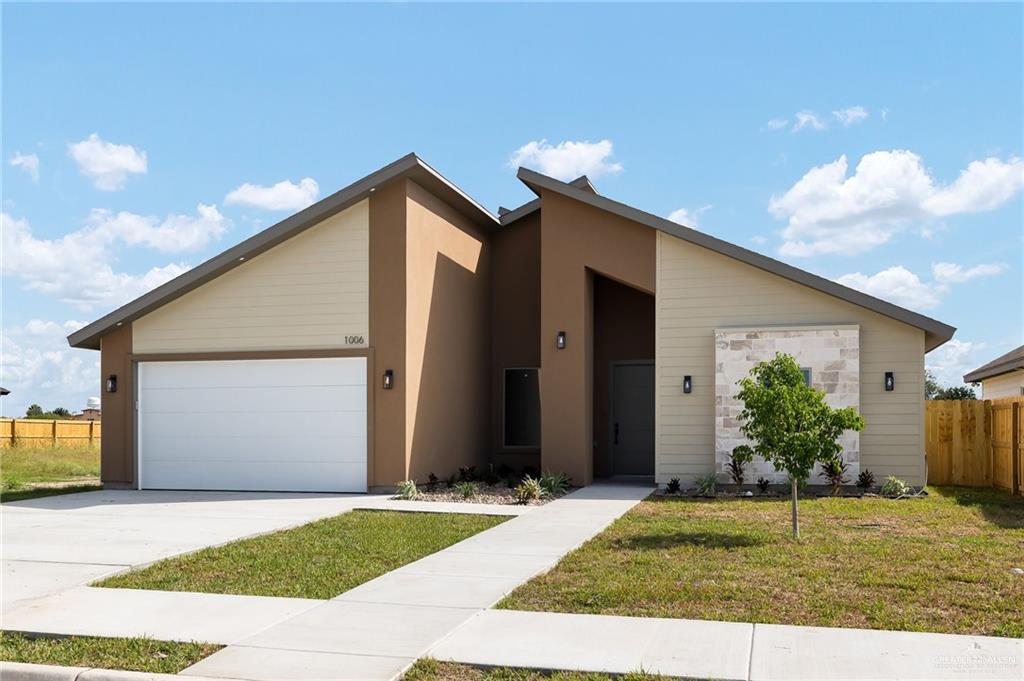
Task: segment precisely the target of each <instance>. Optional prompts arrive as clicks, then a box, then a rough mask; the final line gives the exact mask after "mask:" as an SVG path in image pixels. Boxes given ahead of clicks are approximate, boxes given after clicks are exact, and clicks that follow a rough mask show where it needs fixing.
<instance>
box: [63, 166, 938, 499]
mask: <svg viewBox="0 0 1024 681" xmlns="http://www.w3.org/2000/svg"><path fill="white" fill-rule="evenodd" d="M518 177H519V179H520V180H521V181H522V182H524V183H525V184H526V186H527V187H529V188H530V189H531V190H532V191H533V192H534V193H535V194H536V196H537V198H535V199H533V200H532V201H530V202H528V203H526V204H525V205H522V206H519V207H518V208H515V209H514V210H507V209H500V210H499V216H495V215H492V214H491V213H490V212H488V211H487V210H486V209H484V208H483V207H482V206H481V205H480V204H479V203H477V202H476V201H474V200H473V199H472V198H471V197H469V196H468V195H466V194H465V193H464V192H462V191H461V190H460V189H459V188H458V187H456V186H455V185H454V184H452V183H451V182H449V181H448V180H447V179H445V178H444V177H443V176H441V175H440V174H439V173H438V172H437V171H435V170H434V169H433V168H431V167H430V166H429V165H427V164H426V163H425V162H423V161H422V160H421V159H420V158H418V157H417V156H415V155H414V154H410V155H408V156H405V157H403V158H401V159H399V160H398V161H395V162H394V163H391V164H390V165H387V166H385V167H384V168H381V169H380V170H377V171H376V172H373V173H371V174H370V175H367V176H366V177H364V178H363V179H361V180H359V181H358V182H355V183H354V184H352V185H350V186H348V187H346V188H344V189H342V190H341V191H339V192H337V193H335V194H332V195H331V196H328V197H327V198H325V199H323V200H322V201H320V202H318V203H316V204H314V205H312V206H310V207H309V208H306V209H304V210H302V211H300V212H298V213H296V214H295V215H292V216H291V217H289V218H287V219H285V220H283V221H281V222H280V223H278V224H276V225H274V226H272V227H270V228H269V229H266V230H265V231H263V232H260V233H259V234H257V235H255V236H253V237H251V238H249V239H247V240H246V241H243V242H242V243H240V244H238V245H237V246H234V247H232V248H229V249H228V250H226V251H224V252H223V253H221V254H220V255H218V256H216V257H214V258H212V259H210V260H209V261H207V262H205V263H203V264H202V265H200V266H198V267H196V268H195V269H192V270H189V271H188V272H186V273H185V274H182V275H181V276H179V277H177V278H176V279H174V280H172V281H170V282H168V283H166V284H164V285H163V286H160V287H159V288H156V289H154V290H153V291H151V292H149V293H147V294H145V295H143V296H141V297H140V298H138V299H137V300H134V301H132V302H130V303H128V304H127V305H125V306H123V307H121V308H119V309H117V310H115V311H114V312H111V313H110V314H108V315H106V316H105V317H103V318H101V319H99V320H97V321H95V322H93V323H92V324H89V325H88V326H86V327H85V328H83V329H81V330H80V331H77V332H75V333H73V334H71V336H69V342H70V344H71V345H72V346H74V347H77V348H91V349H95V350H99V351H100V352H101V373H102V376H101V379H102V382H103V387H102V390H103V392H102V395H103V397H102V412H103V419H104V424H103V426H104V428H103V430H104V432H103V448H102V479H103V482H104V484H105V485H107V486H109V487H138V488H153V489H223V490H306V491H337V492H358V491H363V490H367V489H369V488H375V487H386V486H392V485H394V484H395V482H396V481H399V480H402V479H407V478H413V479H417V480H424V479H426V478H427V476H428V475H429V474H430V473H434V474H436V475H437V476H439V477H441V478H444V477H446V476H448V475H449V474H451V473H453V472H455V471H456V470H457V469H458V468H460V467H465V466H476V467H477V470H484V469H485V467H487V466H492V465H493V466H498V465H501V464H507V465H510V466H513V467H522V466H532V467H535V468H539V469H544V470H552V471H561V472H565V473H567V474H568V475H570V476H571V477H572V479H573V481H574V482H575V483H577V484H589V483H590V482H591V481H592V480H593V479H595V478H604V477H637V478H639V479H646V480H651V479H653V480H656V481H657V482H658V483H662V484H664V483H666V482H668V481H669V480H671V479H672V478H677V477H678V478H680V479H681V480H682V481H683V482H684V483H686V482H689V481H692V480H694V479H695V478H696V477H698V476H701V475H705V474H707V473H709V472H712V471H715V472H718V473H720V474H723V472H724V465H725V462H726V460H727V458H728V455H729V452H730V451H731V449H732V447H733V446H735V445H736V444H737V443H739V442H741V441H742V439H741V436H740V433H739V430H738V426H739V424H738V422H737V418H736V417H737V414H738V412H739V410H740V405H739V404H738V403H737V402H736V400H735V399H734V397H733V394H734V393H735V391H736V386H735V382H736V380H738V379H739V378H740V377H742V376H743V375H745V374H746V372H747V371H748V370H749V369H750V368H751V367H752V366H753V364H754V363H756V362H757V361H759V360H761V359H765V358H769V357H771V356H773V355H774V353H775V352H779V351H784V352H788V353H791V354H793V355H795V356H796V357H797V359H798V360H799V361H800V363H801V365H802V366H803V367H805V368H806V374H807V378H808V380H809V381H810V382H811V383H812V384H813V385H815V386H817V387H819V388H820V389H822V390H823V391H825V392H826V393H827V394H828V398H829V400H830V402H832V403H833V404H834V405H849V406H854V407H857V408H858V409H859V410H860V411H861V412H862V413H863V415H864V417H865V418H866V420H867V424H868V425H867V428H866V430H865V431H864V432H863V433H861V434H859V435H858V434H851V435H849V436H847V437H846V439H845V441H844V444H845V446H846V457H847V460H848V461H849V462H850V463H851V464H852V466H851V473H852V474H854V475H855V474H856V472H857V471H858V470H859V469H861V468H869V469H871V470H872V471H873V472H874V473H875V474H876V475H877V476H880V477H884V476H886V475H897V476H899V477H901V478H904V479H906V480H907V481H908V482H910V483H912V484H923V483H924V482H925V478H926V472H925V458H924V399H923V395H924V387H923V383H924V355H925V353H926V352H928V351H929V350H931V349H933V348H935V347H937V346H939V345H941V344H942V343H944V342H945V341H947V340H949V339H950V338H951V337H952V335H953V333H954V331H955V329H954V328H952V327H950V326H947V325H946V324H943V323H941V322H938V321H935V320H934V319H930V318H928V317H925V316H923V315H920V314H917V313H915V312H911V311H909V310H906V309H903V308H901V307H898V306H896V305H893V304H891V303H887V302H885V301H882V300H878V299H876V298H873V297H871V296H868V295H865V294H864V293H861V292H859V291H855V290H853V289H850V288H847V287H845V286H841V285H840V284H837V283H835V282H833V281H829V280H827V279H824V278H821V277H818V276H815V275H813V274H810V273H808V272H805V271H803V270H800V269H798V268H796V267H792V266H790V265H787V264H785V263H782V262H779V261H777V260H774V259H772V258H769V257H767V256H765V255H761V254H759V253H755V252H753V251H750V250H747V249H745V248H742V247H740V246H737V245H734V244H731V243H728V242H725V241H722V240H720V239H716V238H715V237H713V236H710V235H708V234H705V233H703V232H699V231H696V230H693V229H689V228H687V227H684V226H682V225H679V224H676V223H674V222H671V221H669V220H666V219H663V218H660V217H657V216H655V215H652V214H650V213H645V212H643V211H641V210H639V209H636V208H633V207H631V206H628V205H625V204H623V203H619V202H618V201H614V200H612V199H610V198H607V197H605V196H602V195H601V194H599V193H598V191H597V190H596V189H595V188H594V186H593V185H592V184H591V183H590V182H589V181H588V180H587V178H585V177H582V178H579V179H578V180H575V181H573V182H568V183H567V182H561V181H559V180H555V179H552V178H550V177H546V176H544V175H541V174H539V173H536V172H534V171H531V170H527V169H520V170H519V172H518ZM760 475H768V476H773V478H774V479H776V480H779V481H782V480H784V478H781V477H779V476H778V475H777V474H775V473H774V471H772V470H771V469H770V467H767V466H765V465H764V464H763V462H762V463H760V464H757V465H756V466H755V470H754V471H753V477H752V478H751V479H756V478H757V477H758V476H760Z"/></svg>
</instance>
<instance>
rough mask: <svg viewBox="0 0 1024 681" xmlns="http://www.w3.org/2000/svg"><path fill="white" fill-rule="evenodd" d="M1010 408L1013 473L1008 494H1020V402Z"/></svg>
mask: <svg viewBox="0 0 1024 681" xmlns="http://www.w3.org/2000/svg"><path fill="white" fill-rule="evenodd" d="M1010 408H1011V410H1012V411H1011V414H1010V416H1011V420H1010V424H1011V425H1010V434H1011V435H1010V470H1011V471H1012V472H1013V482H1012V483H1011V484H1010V492H1011V494H1020V465H1021V463H1020V402H1014V403H1013V404H1012V405H1010Z"/></svg>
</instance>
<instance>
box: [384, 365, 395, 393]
mask: <svg viewBox="0 0 1024 681" xmlns="http://www.w3.org/2000/svg"><path fill="white" fill-rule="evenodd" d="M394 387H395V372H394V371H392V370H391V369H385V370H384V389H385V390H391V389H392V388H394Z"/></svg>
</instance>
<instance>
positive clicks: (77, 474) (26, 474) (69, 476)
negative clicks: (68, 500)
mask: <svg viewBox="0 0 1024 681" xmlns="http://www.w3.org/2000/svg"><path fill="white" fill-rule="evenodd" d="M0 473H2V475H3V480H4V483H5V484H4V486H5V487H7V484H8V483H13V485H14V486H16V485H19V484H21V485H24V484H28V483H34V482H64V481H68V480H83V479H84V480H98V479H99V477H100V448H99V447H89V446H88V445H79V446H71V445H58V446H56V447H27V446H26V447H20V446H19V447H3V448H0Z"/></svg>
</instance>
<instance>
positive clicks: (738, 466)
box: [725, 445, 754, 490]
mask: <svg viewBox="0 0 1024 681" xmlns="http://www.w3.org/2000/svg"><path fill="white" fill-rule="evenodd" d="M753 460H754V450H753V449H751V448H750V447H749V446H747V445H740V446H738V447H734V448H733V450H732V454H730V455H729V463H727V464H725V468H726V470H727V471H729V477H730V478H732V481H733V483H735V485H736V489H737V490H739V488H740V487H742V486H743V472H744V469H745V468H746V467H747V464H748V463H750V462H751V461H753Z"/></svg>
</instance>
